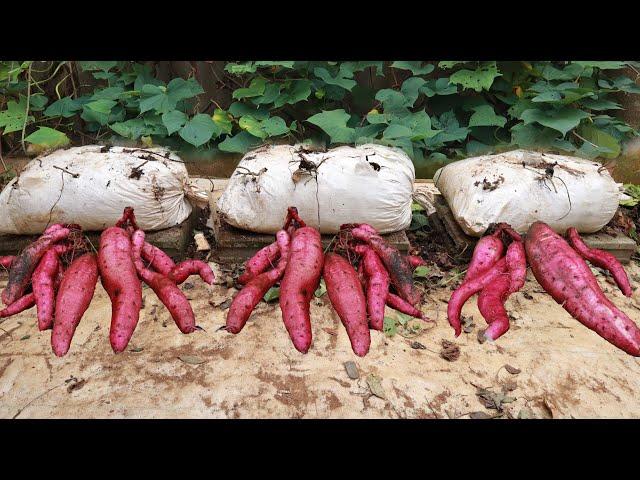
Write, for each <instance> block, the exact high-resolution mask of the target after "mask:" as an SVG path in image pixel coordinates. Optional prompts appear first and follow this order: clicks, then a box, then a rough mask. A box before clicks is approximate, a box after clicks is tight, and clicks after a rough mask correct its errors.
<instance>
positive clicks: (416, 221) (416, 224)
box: [408, 212, 429, 232]
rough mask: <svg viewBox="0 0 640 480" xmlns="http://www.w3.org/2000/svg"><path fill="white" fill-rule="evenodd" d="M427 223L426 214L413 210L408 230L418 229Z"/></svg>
mask: <svg viewBox="0 0 640 480" xmlns="http://www.w3.org/2000/svg"><path fill="white" fill-rule="evenodd" d="M428 224H429V220H428V219H427V217H426V215H423V214H422V213H417V212H414V213H413V215H412V216H411V224H410V225H409V228H408V230H410V231H412V232H413V231H415V230H420V229H421V228H422V227H424V226H425V225H428Z"/></svg>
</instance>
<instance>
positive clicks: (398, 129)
mask: <svg viewBox="0 0 640 480" xmlns="http://www.w3.org/2000/svg"><path fill="white" fill-rule="evenodd" d="M412 135H413V131H412V130H411V129H410V128H409V127H407V126H405V125H400V124H398V123H394V124H392V125H389V126H388V127H387V128H386V129H385V131H384V134H383V137H384V138H389V139H396V138H403V137H404V138H409V137H411V136H412Z"/></svg>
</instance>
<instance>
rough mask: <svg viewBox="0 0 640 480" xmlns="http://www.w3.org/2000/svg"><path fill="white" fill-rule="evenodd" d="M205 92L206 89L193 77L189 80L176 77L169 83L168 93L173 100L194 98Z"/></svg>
mask: <svg viewBox="0 0 640 480" xmlns="http://www.w3.org/2000/svg"><path fill="white" fill-rule="evenodd" d="M201 93H204V89H203V88H202V87H201V86H200V84H199V83H198V81H197V80H196V79H195V78H193V77H191V78H189V79H188V80H185V79H183V78H174V79H173V80H171V81H170V82H169V84H168V85H167V95H168V96H169V98H170V99H171V100H172V101H173V102H176V103H177V102H179V101H180V100H186V99H188V98H193V97H195V96H196V95H200V94H201Z"/></svg>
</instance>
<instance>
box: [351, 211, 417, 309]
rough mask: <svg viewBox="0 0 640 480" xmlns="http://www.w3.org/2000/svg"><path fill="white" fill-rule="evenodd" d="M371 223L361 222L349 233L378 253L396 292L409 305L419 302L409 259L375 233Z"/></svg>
mask: <svg viewBox="0 0 640 480" xmlns="http://www.w3.org/2000/svg"><path fill="white" fill-rule="evenodd" d="M372 231H373V232H375V230H374V229H373V227H372V226H371V225H367V224H361V225H360V226H358V227H356V228H353V229H352V230H351V235H352V236H353V237H354V238H355V239H356V240H360V241H363V242H366V243H368V244H369V245H370V246H371V248H373V250H375V252H376V253H377V254H378V256H379V257H380V259H381V260H382V263H384V266H385V268H386V269H387V272H389V278H390V280H391V283H392V284H393V286H395V287H396V290H397V291H398V294H399V295H400V296H401V297H402V298H404V299H405V300H406V301H407V302H409V303H410V304H411V305H413V306H415V305H416V304H418V303H420V301H421V299H422V295H421V294H420V292H419V291H418V290H417V289H416V288H415V286H414V284H413V268H412V267H411V264H410V263H409V261H408V260H407V259H406V258H405V257H403V256H402V255H401V254H400V252H399V251H398V249H396V248H394V247H392V246H391V245H389V244H388V243H387V241H386V240H385V239H383V238H382V237H381V236H380V235H378V234H377V233H373V232H372Z"/></svg>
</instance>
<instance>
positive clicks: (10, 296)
mask: <svg viewBox="0 0 640 480" xmlns="http://www.w3.org/2000/svg"><path fill="white" fill-rule="evenodd" d="M70 233H71V230H69V229H68V228H65V227H63V226H61V225H57V224H55V225H52V226H51V227H49V228H48V229H47V230H46V231H45V233H43V234H42V236H41V237H40V238H38V239H37V240H36V241H35V242H33V243H32V244H30V245H29V246H28V247H26V248H25V249H24V250H23V251H22V252H21V253H20V255H18V257H17V258H16V259H15V260H14V261H13V263H12V264H11V269H10V270H9V281H8V282H7V287H6V288H5V289H4V291H3V292H2V301H3V302H4V303H5V305H11V304H12V303H13V302H15V301H16V300H17V299H18V298H20V297H22V296H23V294H24V292H25V291H26V290H27V287H28V286H29V283H30V282H31V275H32V274H33V271H34V270H35V268H36V266H37V265H38V262H39V261H40V259H41V258H42V256H43V255H44V254H45V252H46V251H47V249H48V248H49V247H50V246H51V245H53V244H54V243H56V242H58V241H60V240H62V239H64V238H66V237H68V236H69V234H70Z"/></svg>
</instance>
